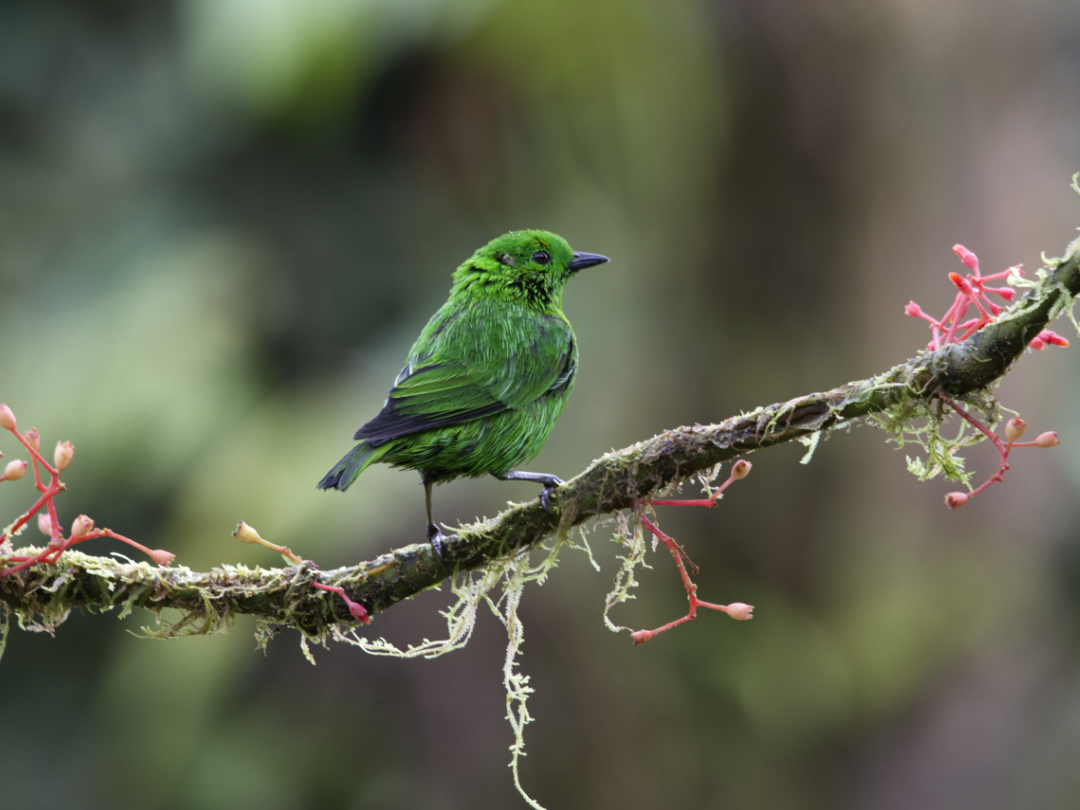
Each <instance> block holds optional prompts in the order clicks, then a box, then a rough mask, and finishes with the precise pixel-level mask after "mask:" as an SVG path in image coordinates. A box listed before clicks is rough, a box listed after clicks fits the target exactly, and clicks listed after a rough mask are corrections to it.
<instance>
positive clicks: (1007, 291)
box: [986, 287, 1016, 301]
mask: <svg viewBox="0 0 1080 810" xmlns="http://www.w3.org/2000/svg"><path fill="white" fill-rule="evenodd" d="M986 291H987V292H995V293H997V294H998V295H1000V296H1001V297H1002V298H1004V299H1005V300H1006V301H1012V300H1013V296H1015V295H1016V290H1014V289H1013V288H1012V287H987V288H986Z"/></svg>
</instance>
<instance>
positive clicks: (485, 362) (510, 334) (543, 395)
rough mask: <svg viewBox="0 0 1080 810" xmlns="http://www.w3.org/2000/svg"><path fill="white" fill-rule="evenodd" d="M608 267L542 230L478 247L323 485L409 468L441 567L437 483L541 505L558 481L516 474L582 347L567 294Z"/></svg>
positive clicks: (542, 437) (538, 440)
mask: <svg viewBox="0 0 1080 810" xmlns="http://www.w3.org/2000/svg"><path fill="white" fill-rule="evenodd" d="M606 261H608V258H607V257H606V256H600V255H598V254H596V253H575V252H574V251H573V250H571V249H570V245H569V244H567V242H566V240H565V239H563V238H562V237H561V236H556V235H555V234H553V233H548V232H547V231H511V232H510V233H508V234H505V235H503V236H500V237H498V238H496V239H493V240H492V241H490V242H488V244H486V245H484V247H482V248H480V249H479V250H478V251H476V253H474V254H473V255H472V257H471V258H470V259H468V260H467V261H466V262H465V263H464V264H462V265H461V266H460V267H459V268H458V269H457V270H456V271H455V272H454V277H453V286H452V287H451V289H450V297H449V299H447V301H446V303H445V304H443V305H442V307H441V308H440V309H439V311H438V312H436V313H435V315H434V316H433V317H432V318H431V320H430V321H428V324H427V326H425V327H424V331H423V332H421V333H420V337H419V338H417V340H416V343H415V344H413V347H412V349H411V350H410V351H409V357H408V360H407V361H406V362H405V368H403V369H402V370H401V373H400V374H398V376H397V379H396V380H395V381H394V387H393V388H391V389H390V395H389V396H388V397H387V398H386V404H385V405H383V409H382V410H381V411H380V412H379V413H378V415H377V416H376V417H375V418H374V419H372V420H371V421H370V422H368V423H367V424H366V425H364V426H363V427H362V428H360V429H359V430H358V431H356V435H355V436H354V437H353V439H355V440H356V441H358V442H359V444H357V445H356V447H354V448H353V449H352V450H350V451H349V452H348V454H346V456H345V457H344V458H343V459H341V461H339V462H338V463H337V464H335V465H334V468H333V469H332V470H330V472H328V473H327V474H326V476H325V477H324V478H323V479H322V481H320V482H319V487H320V488H321V489H340V490H342V491H344V490H346V489H348V488H349V486H350V485H351V484H352V482H353V481H355V480H356V478H357V476H359V475H360V473H362V472H363V471H364V470H366V469H367V468H368V467H369V466H370V465H372V464H374V463H375V462H382V463H383V464H390V465H392V466H394V467H398V468H401V469H406V470H417V471H418V472H419V473H420V478H421V480H422V481H423V484H424V496H425V499H426V503H427V520H428V527H427V536H428V540H429V541H430V542H431V545H432V547H433V548H434V549H435V553H436V554H437V555H438V556H439V558H440V559H442V541H443V539H444V538H443V535H442V532H441V531H440V530H439V527H438V525H437V524H436V523H435V521H434V520H433V519H432V517H431V489H432V487H433V486H434V485H435V484H438V483H441V482H444V481H450V480H453V479H454V478H458V477H461V476H469V477H470V478H479V477H481V476H484V475H493V476H495V477H496V478H498V479H500V480H502V481H535V482H536V483H539V484H543V485H544V488H543V490H542V492H541V493H540V501H541V503H542V504H543V506H544V509H547V508H548V497H549V495H550V494H551V491H552V490H553V489H554V488H555V487H557V486H559V485H560V484H561V483H563V482H562V480H561V479H559V478H558V477H557V476H554V475H549V474H547V473H531V472H521V471H517V470H513V469H512V468H513V467H515V466H517V465H518V464H521V463H522V462H525V461H528V460H530V459H532V458H533V457H534V456H535V455H536V454H537V453H539V452H540V448H541V447H543V445H544V442H545V441H546V440H547V437H548V434H549V433H551V429H552V427H554V425H555V420H556V419H558V418H559V414H560V413H562V409H563V406H564V405H565V404H566V398H567V397H568V396H569V394H570V389H571V387H573V385H574V376H575V375H576V374H577V366H578V349H577V342H576V340H575V339H574V330H573V329H572V328H571V327H570V321H568V320H567V319H566V316H565V315H564V314H563V311H562V292H563V287H564V286H565V285H566V282H567V281H568V280H569V279H570V277H571V276H573V275H574V274H575V273H576V272H577V271H578V270H581V269H583V268H586V267H592V266H593V265H597V264H602V263H604V262H606Z"/></svg>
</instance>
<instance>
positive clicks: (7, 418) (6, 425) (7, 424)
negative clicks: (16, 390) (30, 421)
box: [0, 402, 15, 430]
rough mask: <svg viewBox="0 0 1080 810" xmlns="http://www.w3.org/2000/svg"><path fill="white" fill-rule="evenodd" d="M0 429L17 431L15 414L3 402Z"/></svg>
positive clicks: (1, 404) (1, 403)
mask: <svg viewBox="0 0 1080 810" xmlns="http://www.w3.org/2000/svg"><path fill="white" fill-rule="evenodd" d="M0 428H3V429H4V430H14V429H15V414H13V413H12V412H11V408H9V407H8V406H7V405H5V404H4V403H3V402H0Z"/></svg>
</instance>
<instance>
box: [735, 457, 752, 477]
mask: <svg viewBox="0 0 1080 810" xmlns="http://www.w3.org/2000/svg"><path fill="white" fill-rule="evenodd" d="M753 466H754V465H753V464H751V463H750V462H749V461H747V460H746V459H745V458H740V459H739V460H738V461H736V462H735V466H734V467H732V468H731V477H732V478H733V479H734V480H736V481H738V480H740V479H742V478H746V476H748V475H749V474H750V470H751V468H753Z"/></svg>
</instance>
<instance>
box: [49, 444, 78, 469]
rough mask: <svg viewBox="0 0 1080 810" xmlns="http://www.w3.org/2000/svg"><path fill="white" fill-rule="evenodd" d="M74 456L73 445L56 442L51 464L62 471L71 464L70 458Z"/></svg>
mask: <svg viewBox="0 0 1080 810" xmlns="http://www.w3.org/2000/svg"><path fill="white" fill-rule="evenodd" d="M74 455H75V445H73V444H72V443H71V442H57V443H56V450H54V451H53V464H54V465H55V466H56V469H58V470H62V469H64V468H65V467H67V465H68V464H70V463H71V457H72V456H74Z"/></svg>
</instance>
